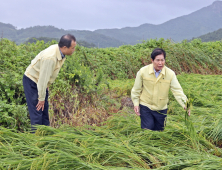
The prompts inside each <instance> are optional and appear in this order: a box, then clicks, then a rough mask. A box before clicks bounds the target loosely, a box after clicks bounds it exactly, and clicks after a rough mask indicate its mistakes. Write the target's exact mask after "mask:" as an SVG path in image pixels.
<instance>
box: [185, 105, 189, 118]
mask: <svg viewBox="0 0 222 170" xmlns="http://www.w3.org/2000/svg"><path fill="white" fill-rule="evenodd" d="M184 110H186V111H187V113H188V116H190V109H189V110H187V107H184Z"/></svg>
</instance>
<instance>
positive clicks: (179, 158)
mask: <svg viewBox="0 0 222 170" xmlns="http://www.w3.org/2000/svg"><path fill="white" fill-rule="evenodd" d="M52 43H55V42H52ZM198 43H199V44H198ZM221 44H222V43H221V42H214V43H201V42H199V41H193V42H190V43H187V42H183V43H180V44H174V43H170V42H169V41H163V40H159V41H157V40H151V41H149V42H146V43H144V44H138V45H136V46H122V47H120V48H106V49H95V48H91V49H89V48H84V47H78V48H77V50H76V53H75V54H74V55H73V56H72V57H70V58H68V59H67V60H68V61H67V62H66V64H64V66H63V68H62V70H61V71H60V74H59V76H58V78H57V79H56V82H55V83H54V84H53V86H52V87H50V122H51V126H52V127H41V126H40V127H38V130H37V132H36V134H30V133H29V131H30V125H29V124H30V123H29V118H28V112H27V106H26V102H25V98H24V94H23V93H24V92H23V87H22V81H21V80H22V75H23V73H24V70H25V68H26V67H27V65H28V64H29V63H30V61H31V59H32V58H33V57H34V56H35V55H36V54H37V53H38V52H40V51H41V50H42V49H44V48H46V47H47V46H49V45H50V43H48V44H44V42H37V44H28V45H20V46H17V45H15V44H14V43H13V42H10V41H8V40H4V39H3V40H1V41H0V57H1V59H2V60H1V61H0V66H1V67H0V72H1V74H0V92H1V96H0V99H1V100H0V169H107V170H109V169H117V170H118V169H121V170H123V169H124V170H125V169H135V170H137V169H215V170H218V169H221V167H222V158H221V156H222V149H221V147H222V120H221V114H222V110H221V107H222V90H221V84H222V76H221V75H220V74H221V70H222V69H221V64H222V59H221V52H220V50H221V49H222V48H221V46H222V45H221ZM155 47H163V48H164V49H166V51H167V54H168V55H167V57H168V58H167V63H166V64H167V66H169V67H170V68H172V69H173V70H175V71H176V73H177V74H178V75H177V77H178V80H179V82H180V84H181V86H182V88H183V90H184V93H185V94H186V95H187V96H188V98H189V99H193V102H192V105H193V106H192V108H191V116H190V117H189V118H188V119H186V118H187V116H186V112H185V111H184V110H183V109H182V108H181V106H180V105H179V104H178V103H177V102H176V100H175V99H174V97H173V95H172V93H170V95H169V98H170V101H169V107H168V118H167V123H166V128H165V130H164V131H163V132H155V131H150V130H142V129H141V128H140V118H139V117H138V116H136V115H135V114H133V110H132V108H130V107H126V106H125V107H123V109H121V110H120V109H119V108H120V107H121V105H122V104H121V99H122V98H124V97H130V96H129V95H130V90H131V88H132V86H133V83H134V75H135V74H136V72H137V71H138V69H139V68H140V67H142V66H143V65H144V64H146V63H149V62H150V61H149V55H150V54H149V53H150V51H152V49H153V48H155ZM186 49H189V50H186ZM175 58H176V59H175Z"/></svg>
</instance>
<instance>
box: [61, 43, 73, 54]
mask: <svg viewBox="0 0 222 170" xmlns="http://www.w3.org/2000/svg"><path fill="white" fill-rule="evenodd" d="M75 47H76V42H75V41H72V42H71V46H70V47H69V48H67V47H66V46H64V47H62V48H63V49H64V51H63V54H64V55H72V53H73V52H74V51H75Z"/></svg>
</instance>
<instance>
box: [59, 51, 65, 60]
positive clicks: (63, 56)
mask: <svg viewBox="0 0 222 170" xmlns="http://www.w3.org/2000/svg"><path fill="white" fill-rule="evenodd" d="M59 51H60V53H61V56H62V59H63V58H65V57H66V56H65V55H64V54H63V53H62V51H61V50H60V48H59Z"/></svg>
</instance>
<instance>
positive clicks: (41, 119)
mask: <svg viewBox="0 0 222 170" xmlns="http://www.w3.org/2000/svg"><path fill="white" fill-rule="evenodd" d="M75 46H76V38H75V37H74V36H73V35H71V34H67V35H63V36H62V37H61V39H60V41H59V44H54V45H51V46H50V47H48V48H47V49H45V50H43V51H41V52H40V53H39V54H38V55H37V56H36V57H35V58H34V59H33V60H32V61H31V64H30V65H29V66H28V67H27V69H26V71H25V74H24V76H23V87H24V91H25V97H26V101H27V105H28V110H29V115H30V119H31V125H32V130H35V128H34V127H33V126H34V125H46V126H49V115H48V87H49V86H50V85H51V84H52V83H53V82H54V81H55V79H56V77H57V75H58V73H59V70H60V68H61V67H62V65H63V63H64V61H65V60H66V55H72V53H73V52H74V51H75Z"/></svg>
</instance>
